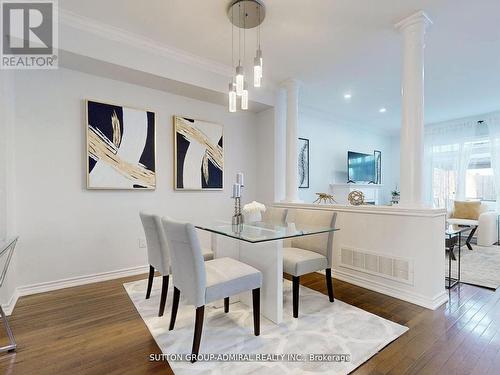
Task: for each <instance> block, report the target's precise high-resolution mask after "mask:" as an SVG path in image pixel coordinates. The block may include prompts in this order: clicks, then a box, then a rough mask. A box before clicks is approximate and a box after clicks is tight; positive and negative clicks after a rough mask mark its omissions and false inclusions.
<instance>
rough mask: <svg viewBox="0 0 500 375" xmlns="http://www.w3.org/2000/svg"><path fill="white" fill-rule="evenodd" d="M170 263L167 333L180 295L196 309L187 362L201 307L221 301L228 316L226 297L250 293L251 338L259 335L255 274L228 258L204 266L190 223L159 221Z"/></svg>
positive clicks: (196, 343) (196, 345)
mask: <svg viewBox="0 0 500 375" xmlns="http://www.w3.org/2000/svg"><path fill="white" fill-rule="evenodd" d="M162 224H163V228H164V230H165V233H166V238H167V242H168V247H169V249H170V255H171V261H172V275H173V277H174V281H173V282H174V300H173V305H172V315H171V318H170V326H169V330H172V329H174V326H175V319H176V317H177V309H178V307H179V299H180V294H181V293H182V295H183V296H184V297H185V301H186V302H187V303H188V304H189V305H194V307H195V308H196V319H195V327H194V337H193V347H192V350H191V353H192V357H191V362H195V361H196V356H197V355H198V353H199V349H200V343H201V334H202V329H203V317H204V312H205V305H206V304H208V303H210V302H213V301H216V300H219V299H222V298H224V301H225V302H226V301H227V305H226V304H225V309H224V310H225V312H228V308H227V307H229V297H230V296H233V295H235V294H239V293H242V292H246V291H249V290H251V291H252V299H253V322H254V334H255V336H259V334H260V287H261V285H262V274H261V272H260V271H259V270H257V269H255V268H253V267H252V266H249V265H247V264H245V263H242V262H240V261H237V260H235V259H232V258H217V259H213V260H209V261H206V262H204V261H203V256H202V254H201V248H200V244H199V240H198V237H197V235H196V230H195V228H194V226H193V225H192V224H190V223H183V222H178V221H174V220H170V219H168V218H163V219H162Z"/></svg>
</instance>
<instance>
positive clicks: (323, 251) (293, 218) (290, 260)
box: [283, 209, 337, 318]
mask: <svg viewBox="0 0 500 375" xmlns="http://www.w3.org/2000/svg"><path fill="white" fill-rule="evenodd" d="M336 219H337V213H336V212H332V211H321V210H302V209H295V210H289V211H288V215H287V223H295V225H297V227H300V225H316V226H323V227H332V228H333V227H335V221H336ZM333 234H334V232H329V233H323V234H316V235H312V236H304V237H297V238H293V239H292V240H291V241H290V242H289V246H287V247H284V248H283V272H285V273H287V274H289V275H291V276H292V285H293V286H292V296H293V297H292V299H293V317H294V318H297V317H298V316H299V288H300V276H302V275H305V274H307V273H311V272H316V271H322V270H326V287H327V289H328V297H329V298H330V302H333V301H334V296H333V283H332V270H331V265H332V253H333Z"/></svg>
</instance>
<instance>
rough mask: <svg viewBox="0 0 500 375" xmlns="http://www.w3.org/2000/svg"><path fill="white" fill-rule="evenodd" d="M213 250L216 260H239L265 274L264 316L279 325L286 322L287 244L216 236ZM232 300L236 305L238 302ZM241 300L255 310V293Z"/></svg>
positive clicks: (241, 297) (242, 297) (261, 303)
mask: <svg viewBox="0 0 500 375" xmlns="http://www.w3.org/2000/svg"><path fill="white" fill-rule="evenodd" d="M212 250H213V252H214V254H215V257H216V258H222V257H229V258H233V259H237V260H240V261H242V262H243V263H246V264H248V265H250V266H252V267H255V268H256V269H258V270H259V271H260V272H262V287H261V289H260V312H261V314H262V315H264V316H265V317H266V318H268V319H270V320H271V321H273V322H274V323H276V324H279V323H281V322H282V321H283V241H282V240H275V241H268V242H261V243H249V242H245V241H240V240H236V239H234V238H230V237H226V236H222V235H217V234H212ZM231 300H234V301H236V300H235V299H234V298H231ZM239 300H240V301H241V302H243V303H245V304H246V305H248V306H250V307H251V306H252V293H251V292H246V293H242V294H240V296H239Z"/></svg>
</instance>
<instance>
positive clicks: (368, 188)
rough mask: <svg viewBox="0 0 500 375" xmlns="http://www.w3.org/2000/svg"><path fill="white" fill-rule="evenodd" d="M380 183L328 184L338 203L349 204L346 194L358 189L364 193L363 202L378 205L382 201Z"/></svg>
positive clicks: (381, 186)
mask: <svg viewBox="0 0 500 375" xmlns="http://www.w3.org/2000/svg"><path fill="white" fill-rule="evenodd" d="M383 187H384V185H381V184H355V183H352V184H330V192H331V194H332V195H333V197H334V198H335V200H336V201H337V202H338V203H339V204H349V202H348V201H347V196H348V195H349V193H350V192H351V191H354V190H360V191H362V192H363V194H364V195H365V202H366V203H371V204H376V205H379V204H381V203H382V188H383Z"/></svg>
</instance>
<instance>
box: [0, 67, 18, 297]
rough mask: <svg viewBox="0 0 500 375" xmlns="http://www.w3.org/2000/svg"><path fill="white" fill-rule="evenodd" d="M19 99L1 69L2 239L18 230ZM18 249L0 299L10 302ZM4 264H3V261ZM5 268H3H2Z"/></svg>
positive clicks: (11, 77)
mask: <svg viewBox="0 0 500 375" xmlns="http://www.w3.org/2000/svg"><path fill="white" fill-rule="evenodd" d="M14 132H15V100H14V80H13V73H12V72H11V71H5V70H4V71H0V243H2V241H3V240H4V239H6V238H10V237H12V236H13V235H14V234H15V181H14V161H15V160H14V155H13V153H14V152H13V151H14V147H13V144H12V143H13V141H12V140H13V136H14ZM16 263H17V251H16V252H15V253H14V255H13V257H12V259H11V263H10V267H9V270H8V272H7V274H6V277H5V280H4V284H3V285H2V288H1V290H0V302H6V303H7V302H10V300H11V297H12V296H13V293H14V290H15V288H16V285H17V273H16ZM0 264H2V265H3V263H2V262H0ZM1 271H2V270H1V269H0V272H1Z"/></svg>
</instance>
